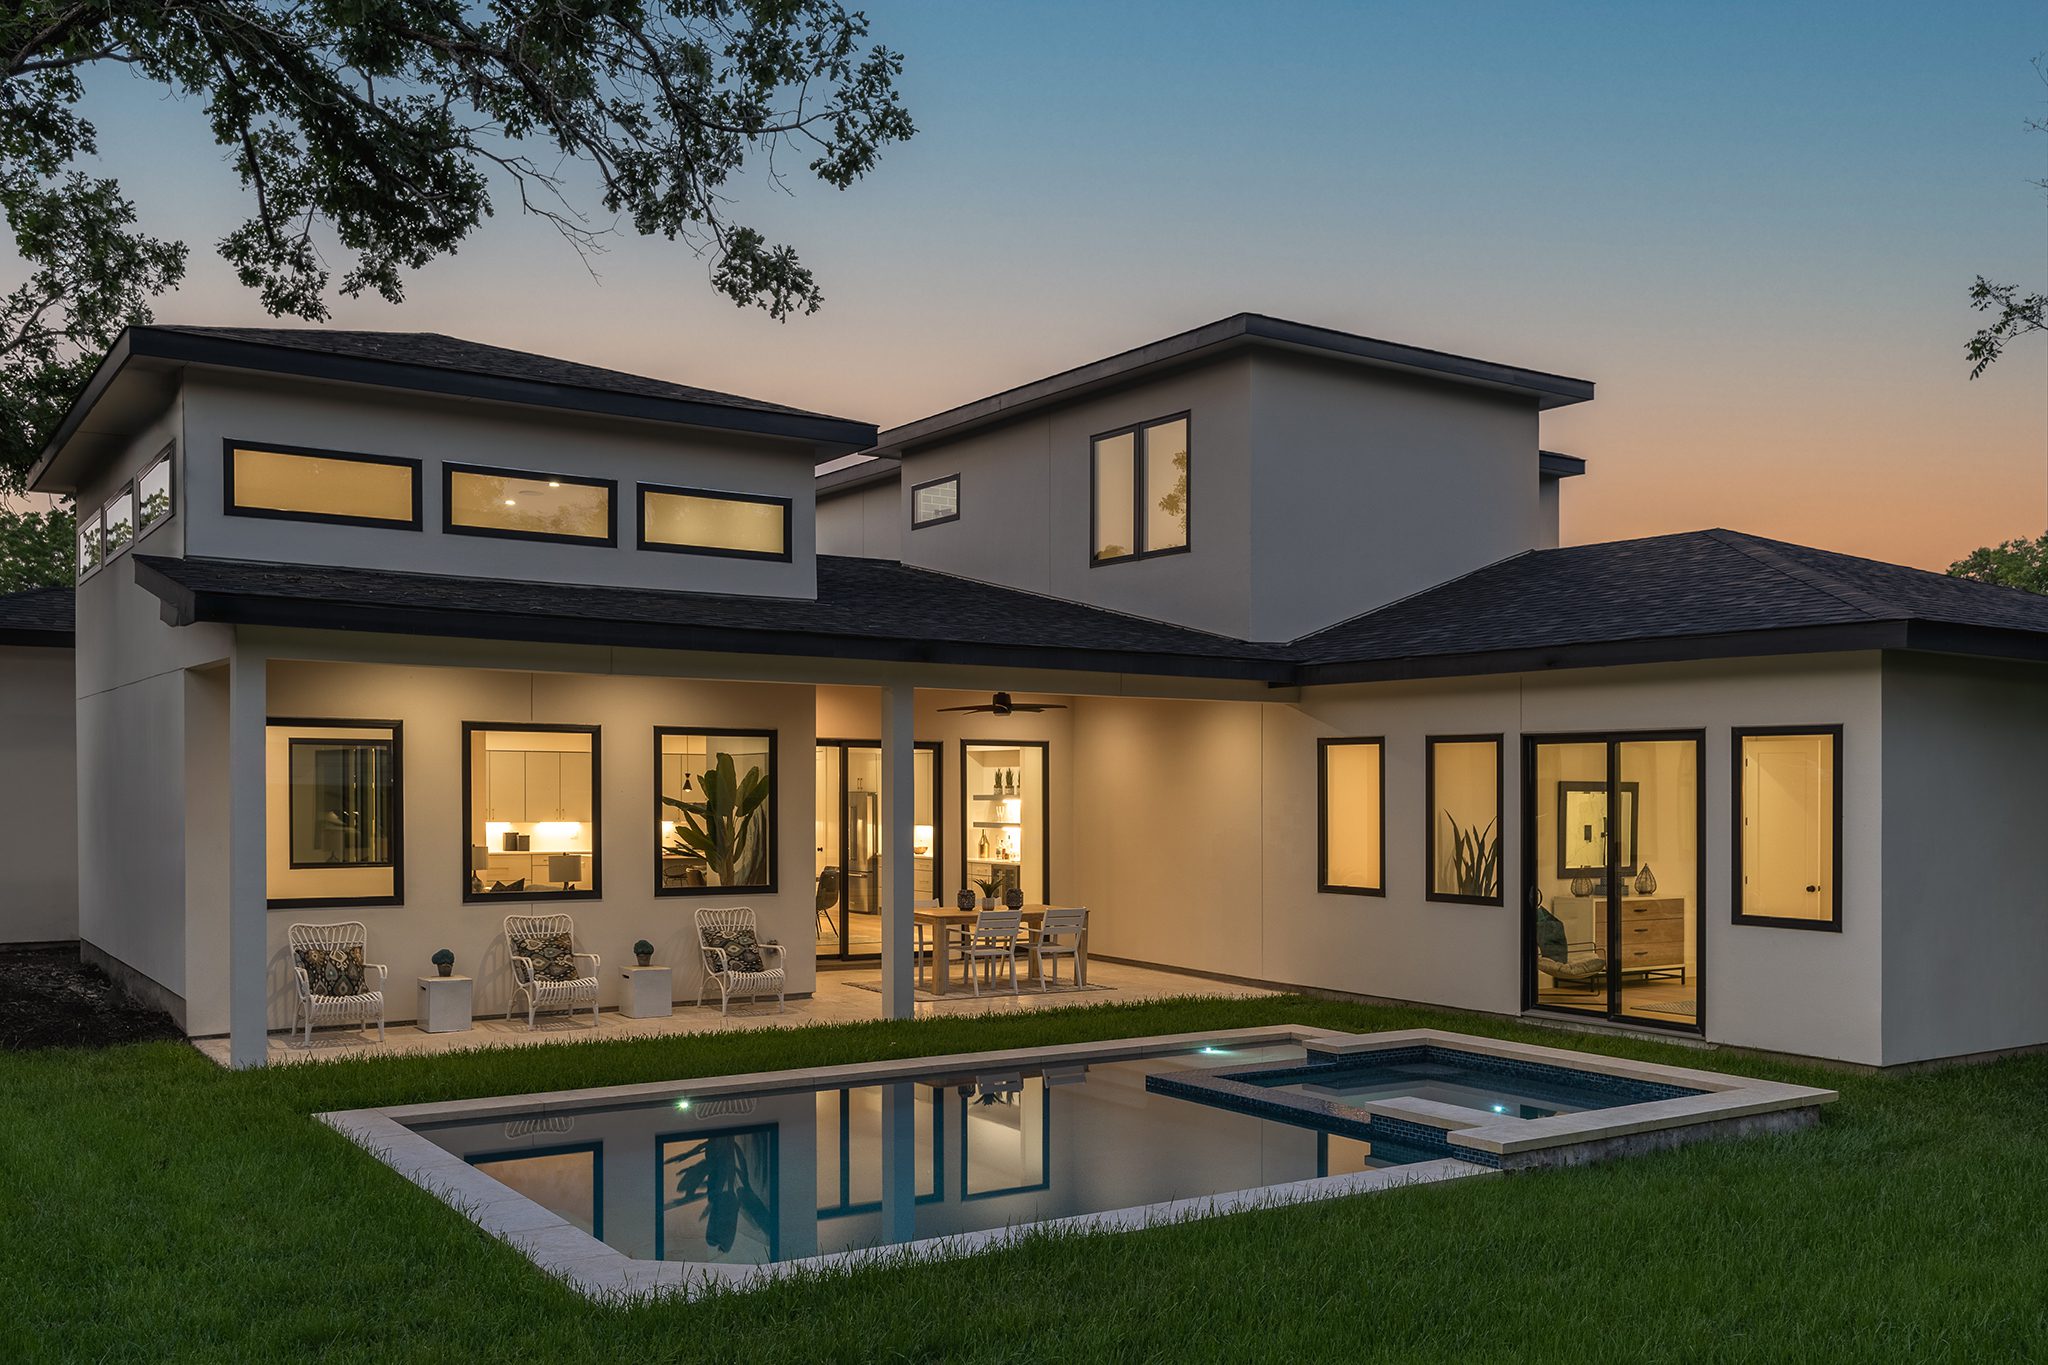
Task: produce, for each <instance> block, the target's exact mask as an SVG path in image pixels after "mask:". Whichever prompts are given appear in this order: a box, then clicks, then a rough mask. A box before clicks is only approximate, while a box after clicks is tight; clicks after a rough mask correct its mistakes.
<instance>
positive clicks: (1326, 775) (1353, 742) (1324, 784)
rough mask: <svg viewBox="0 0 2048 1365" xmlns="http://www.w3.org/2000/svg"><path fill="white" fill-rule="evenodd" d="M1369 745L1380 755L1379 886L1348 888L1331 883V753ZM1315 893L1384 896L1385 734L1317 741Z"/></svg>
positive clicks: (1385, 823)
mask: <svg viewBox="0 0 2048 1365" xmlns="http://www.w3.org/2000/svg"><path fill="white" fill-rule="evenodd" d="M1366 744H1369V745H1371V746H1373V747H1374V748H1375V749H1378V750H1379V754H1380V792H1379V813H1380V821H1379V825H1380V827H1379V833H1378V835H1377V836H1376V837H1377V838H1378V839H1379V853H1380V884H1379V885H1378V886H1351V885H1348V884H1345V883H1340V882H1333V881H1331V880H1330V750H1331V749H1333V748H1351V747H1354V746H1359V745H1366ZM1316 890H1317V891H1318V892H1320V893H1322V894H1324V895H1335V896H1380V897H1385V895H1386V894H1387V737H1386V736H1385V735H1356V736H1331V737H1328V738H1322V739H1318V740H1316Z"/></svg>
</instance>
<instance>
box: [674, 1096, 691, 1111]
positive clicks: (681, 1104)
mask: <svg viewBox="0 0 2048 1365" xmlns="http://www.w3.org/2000/svg"><path fill="white" fill-rule="evenodd" d="M689 1107H690V1097H689V1096H688V1095H685V1096H683V1097H682V1098H681V1099H679V1100H677V1101H676V1108H678V1109H682V1110H688V1109H689Z"/></svg>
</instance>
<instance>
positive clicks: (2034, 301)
mask: <svg viewBox="0 0 2048 1365" xmlns="http://www.w3.org/2000/svg"><path fill="white" fill-rule="evenodd" d="M2034 74H2035V75H2037V76H2039V77H2040V78H2041V81H2042V83H2043V84H2044V85H2048V58H2043V57H2036V58H2035V59H2034ZM2027 127H2028V129H2029V130H2031V131H2033V132H2036V133H2048V119H2029V120H2027ZM2034 183H2035V184H2036V185H2038V186H2040V188H2041V189H2042V190H2044V191H2048V180H2037V181H2035V182H2034ZM1970 307H1972V308H1974V309H1976V310H1977V311H1978V312H1980V313H1991V314H1993V315H1994V316H1993V317H1992V319H1991V321H1990V323H1989V324H1987V325H1986V326H1983V327H1980V328H1978V329H1977V333H1976V335H1975V336H1972V337H1971V338H1970V340H1969V343H1968V344H1967V345H1966V346H1964V348H1963V352H1964V354H1965V355H1966V356H1967V357H1968V358H1969V361H1970V378H1972V379H1975V378H1977V377H1978V376H1979V375H1981V374H1983V373H1984V371H1986V370H1988V369H1990V368H1991V366H1992V365H1993V364H1994V363H1995V362H1996V361H1997V360H1998V358H1999V357H2000V356H2002V355H2004V354H2005V348H2006V347H2007V346H2008V345H2009V344H2011V343H2012V342H2014V341H2017V340H2018V339H2019V338H2021V337H2024V336H2031V335H2033V334H2034V333H2036V332H2048V294H2028V293H2023V292H2022V291H2021V289H2020V287H2019V286H2018V285H2013V284H1998V283H1996V282H1994V281H1992V280H1989V279H1986V278H1985V277H1984V276H1982V275H1979V276H1978V277H1977V279H1976V282H1975V283H1973V284H1972V285H1971V286H1970ZM2013 543H2015V544H2017V543H2018V542H2013ZM1979 553H1980V554H1981V553H1983V551H1979Z"/></svg>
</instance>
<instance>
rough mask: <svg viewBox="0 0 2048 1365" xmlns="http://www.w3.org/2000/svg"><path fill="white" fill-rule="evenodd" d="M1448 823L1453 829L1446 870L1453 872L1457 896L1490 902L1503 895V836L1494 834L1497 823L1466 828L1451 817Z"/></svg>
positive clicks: (1452, 879) (1488, 822) (1451, 875)
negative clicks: (1501, 881)
mask: <svg viewBox="0 0 2048 1365" xmlns="http://www.w3.org/2000/svg"><path fill="white" fill-rule="evenodd" d="M1444 821H1445V823H1447V824H1449V825H1450V827H1451V849H1450V854H1451V856H1450V861H1449V862H1448V863H1447V864H1446V866H1445V871H1447V872H1448V873H1450V881H1451V886H1452V888H1453V889H1454V890H1455V892H1456V894H1458V895H1460V896H1475V897H1480V898H1483V899H1487V900H1491V899H1493V898H1494V897H1496V896H1498V895H1500V836H1499V835H1498V834H1496V833H1495V832H1494V828H1493V821H1491V820H1489V821H1487V822H1486V828H1485V829H1481V828H1479V826H1478V825H1476V824H1475V825H1473V826H1472V828H1470V829H1465V828H1463V827H1461V826H1460V825H1459V824H1458V822H1457V821H1456V820H1455V819H1452V818H1451V817H1450V816H1449V815H1446V816H1444Z"/></svg>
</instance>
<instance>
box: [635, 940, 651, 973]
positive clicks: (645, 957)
mask: <svg viewBox="0 0 2048 1365" xmlns="http://www.w3.org/2000/svg"><path fill="white" fill-rule="evenodd" d="M633 961H635V962H637V963H639V964H640V965H641V966H642V967H652V966H653V965H654V945H653V944H652V943H649V942H648V941H647V940H646V939H644V938H643V939H641V940H640V941H639V942H637V943H635V944H634V945H633Z"/></svg>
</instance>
